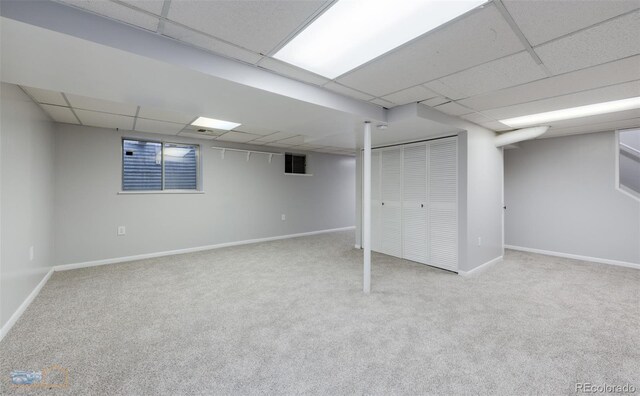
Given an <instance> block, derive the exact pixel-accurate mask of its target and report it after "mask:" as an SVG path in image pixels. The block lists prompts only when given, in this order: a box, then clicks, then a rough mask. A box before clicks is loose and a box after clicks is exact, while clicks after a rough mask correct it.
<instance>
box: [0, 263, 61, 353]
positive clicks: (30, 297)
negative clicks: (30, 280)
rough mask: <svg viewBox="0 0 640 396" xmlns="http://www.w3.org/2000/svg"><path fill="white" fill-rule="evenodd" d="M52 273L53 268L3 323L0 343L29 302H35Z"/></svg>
mask: <svg viewBox="0 0 640 396" xmlns="http://www.w3.org/2000/svg"><path fill="white" fill-rule="evenodd" d="M53 271H54V269H53V268H51V269H49V272H47V274H46V275H45V276H44V278H42V280H41V281H40V283H38V285H37V286H36V287H35V288H34V289H33V290H32V291H31V293H29V295H28V296H27V298H26V299H25V300H24V301H23V302H22V304H20V306H19V307H18V309H16V311H15V312H14V313H13V315H11V317H10V318H9V320H8V321H7V323H5V324H4V326H2V329H0V341H2V339H3V338H4V336H5V335H7V333H8V332H9V330H11V328H12V327H13V325H14V324H16V322H17V321H18V319H20V316H22V314H23V313H24V311H26V310H27V308H28V307H29V305H30V304H31V302H32V301H33V300H35V298H36V297H37V296H38V293H40V290H42V288H43V287H44V285H45V284H46V283H47V281H48V280H49V278H51V275H52V274H53Z"/></svg>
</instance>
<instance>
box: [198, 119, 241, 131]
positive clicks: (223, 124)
mask: <svg viewBox="0 0 640 396" xmlns="http://www.w3.org/2000/svg"><path fill="white" fill-rule="evenodd" d="M191 125H195V126H199V127H203V128H211V129H222V130H223V131H230V130H232V129H233V128H236V127H239V126H240V125H242V124H238V123H237V122H231V121H222V120H216V119H214V118H207V117H198V119H197V120H195V121H194V122H192V123H191Z"/></svg>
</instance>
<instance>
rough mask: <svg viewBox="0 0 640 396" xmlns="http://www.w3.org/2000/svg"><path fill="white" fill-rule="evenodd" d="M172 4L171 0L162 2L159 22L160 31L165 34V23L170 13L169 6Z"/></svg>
mask: <svg viewBox="0 0 640 396" xmlns="http://www.w3.org/2000/svg"><path fill="white" fill-rule="evenodd" d="M170 6H171V0H164V3H163V4H162V11H161V14H160V21H159V22H158V33H159V34H164V23H165V20H166V19H167V15H169V7H170Z"/></svg>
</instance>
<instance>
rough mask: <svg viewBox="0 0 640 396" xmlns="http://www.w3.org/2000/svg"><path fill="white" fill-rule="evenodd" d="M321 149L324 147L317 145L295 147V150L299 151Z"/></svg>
mask: <svg viewBox="0 0 640 396" xmlns="http://www.w3.org/2000/svg"><path fill="white" fill-rule="evenodd" d="M320 147H322V146H318V145H315V144H301V145H299V146H294V148H295V149H297V150H315V149H318V148H320Z"/></svg>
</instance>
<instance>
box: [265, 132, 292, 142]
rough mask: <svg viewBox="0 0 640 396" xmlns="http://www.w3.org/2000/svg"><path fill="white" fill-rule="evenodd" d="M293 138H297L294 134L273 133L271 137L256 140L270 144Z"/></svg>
mask: <svg viewBox="0 0 640 396" xmlns="http://www.w3.org/2000/svg"><path fill="white" fill-rule="evenodd" d="M293 136H295V134H294V133H289V132H276V133H272V134H271V135H265V136H260V137H259V138H257V139H256V142H264V143H270V142H275V141H276V140H282V139H286V138H290V137H293Z"/></svg>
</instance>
